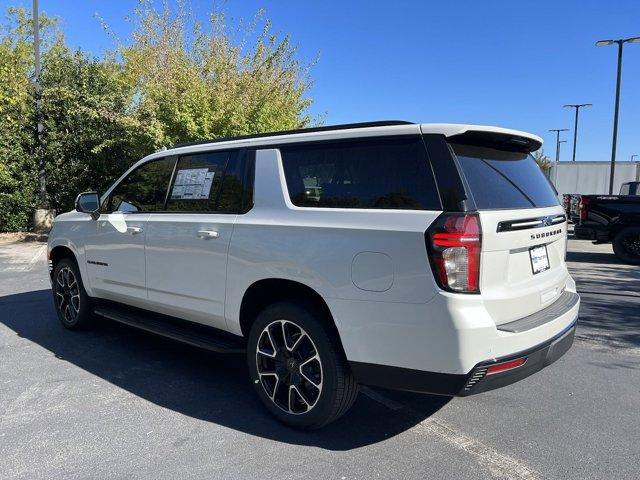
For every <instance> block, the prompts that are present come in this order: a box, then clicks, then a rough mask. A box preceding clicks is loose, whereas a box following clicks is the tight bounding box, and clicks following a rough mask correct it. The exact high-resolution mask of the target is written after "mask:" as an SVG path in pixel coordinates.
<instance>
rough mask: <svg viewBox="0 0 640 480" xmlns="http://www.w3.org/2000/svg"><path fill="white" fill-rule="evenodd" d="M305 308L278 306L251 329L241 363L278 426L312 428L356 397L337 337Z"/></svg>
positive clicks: (269, 309) (340, 412)
mask: <svg viewBox="0 0 640 480" xmlns="http://www.w3.org/2000/svg"><path fill="white" fill-rule="evenodd" d="M322 315H323V314H322V312H320V311H318V309H317V308H314V306H313V305H311V304H306V303H299V302H279V303H275V304H273V305H270V306H269V307H267V308H266V309H265V310H263V311H262V312H261V313H260V314H259V315H258V318H257V319H256V321H255V322H254V323H253V325H252V327H251V331H250V333H249V340H248V346H247V363H248V365H249V373H250V375H251V380H252V382H253V384H254V388H255V389H256V392H257V393H258V396H259V397H260V399H261V400H262V402H263V403H264V404H265V406H266V407H267V409H268V410H269V411H270V412H271V413H272V414H273V415H274V416H275V417H276V418H277V419H278V420H280V421H281V422H283V423H285V424H287V425H289V426H292V427H296V428H302V429H309V430H311V429H316V428H320V427H323V426H325V425H327V424H328V423H330V422H333V421H334V420H336V419H337V418H339V417H340V416H342V415H343V414H344V413H345V412H346V411H347V410H348V409H349V408H350V407H351V405H353V402H354V401H355V399H356V397H357V394H358V385H357V384H356V382H355V380H354V378H353V375H352V373H351V369H350V368H349V364H348V362H347V360H346V358H345V357H344V353H343V352H342V350H341V348H340V346H339V343H338V342H339V341H340V340H339V338H336V334H335V333H333V332H332V331H331V329H329V328H328V327H327V326H326V323H325V322H324V321H323V318H322Z"/></svg>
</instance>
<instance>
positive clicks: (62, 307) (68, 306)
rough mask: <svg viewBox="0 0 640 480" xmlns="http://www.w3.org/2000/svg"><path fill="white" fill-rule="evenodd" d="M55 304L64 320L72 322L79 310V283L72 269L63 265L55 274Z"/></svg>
mask: <svg viewBox="0 0 640 480" xmlns="http://www.w3.org/2000/svg"><path fill="white" fill-rule="evenodd" d="M55 289H56V290H55V292H56V305H57V307H58V310H59V311H60V313H61V314H62V316H63V318H64V320H65V322H67V323H73V322H74V321H75V320H76V318H77V317H78V313H79V312H80V285H79V284H78V280H77V279H76V276H75V274H74V273H73V270H71V268H69V267H63V268H61V269H60V271H59V272H58V275H57V276H56V283H55Z"/></svg>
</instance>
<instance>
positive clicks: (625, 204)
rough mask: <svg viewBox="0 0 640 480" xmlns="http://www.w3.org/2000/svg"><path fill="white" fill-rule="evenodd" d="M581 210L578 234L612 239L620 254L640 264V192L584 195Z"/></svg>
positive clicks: (595, 241)
mask: <svg viewBox="0 0 640 480" xmlns="http://www.w3.org/2000/svg"><path fill="white" fill-rule="evenodd" d="M632 183H636V182H632ZM634 188H637V187H634ZM623 189H624V186H623ZM634 191H635V190H634ZM625 193H626V192H625ZM579 213H580V219H579V223H577V224H576V226H575V230H574V235H575V237H576V238H584V239H589V240H594V243H609V242H611V243H612V244H613V253H615V255H616V257H618V258H619V259H620V260H622V261H623V262H625V263H632V264H640V195H580V202H579Z"/></svg>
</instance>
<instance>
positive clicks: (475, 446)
mask: <svg viewBox="0 0 640 480" xmlns="http://www.w3.org/2000/svg"><path fill="white" fill-rule="evenodd" d="M360 391H361V392H362V393H363V394H364V395H366V396H367V397H369V398H370V399H372V400H374V401H376V402H378V403H380V404H381V405H384V406H385V407H387V408H389V409H391V410H396V411H397V410H401V409H403V408H406V409H407V411H408V412H411V411H412V410H411V409H410V408H408V407H406V406H405V405H403V404H401V403H399V402H396V401H395V400H392V399H390V398H388V397H386V396H385V395H383V394H382V393H379V392H377V391H375V390H373V389H371V388H369V387H361V389H360ZM413 430H414V431H415V432H418V433H420V434H423V435H424V434H426V435H428V436H431V437H436V438H438V439H439V440H441V441H444V442H445V443H446V444H447V445H449V446H452V447H455V448H457V449H459V450H462V451H463V452H465V453H467V454H470V455H472V456H473V457H474V458H475V459H476V460H477V461H478V463H479V464H480V465H482V466H483V467H484V468H486V469H487V470H489V472H491V475H492V476H494V477H496V478H501V479H506V480H540V479H544V478H545V477H544V476H543V475H542V474H540V473H539V472H537V471H535V470H533V469H531V468H530V467H528V466H527V465H526V464H525V463H523V462H522V461H520V460H517V459H515V458H513V457H510V456H508V455H505V454H503V453H500V452H498V451H497V450H496V449H495V448H493V447H490V446H489V445H486V444H484V443H482V442H480V441H479V440H476V439H474V438H472V437H470V436H468V435H466V434H464V433H462V432H460V431H459V430H457V429H456V428H454V427H452V426H451V425H449V424H447V423H446V422H444V421H443V420H440V419H435V418H433V417H430V418H427V419H426V420H423V421H422V422H420V423H418V424H417V425H416V426H415V427H414V428H413Z"/></svg>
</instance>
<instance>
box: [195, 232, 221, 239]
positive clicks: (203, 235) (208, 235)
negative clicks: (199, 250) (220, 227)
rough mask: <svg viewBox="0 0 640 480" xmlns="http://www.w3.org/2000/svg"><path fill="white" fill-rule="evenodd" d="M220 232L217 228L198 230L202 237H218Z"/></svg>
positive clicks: (199, 235)
mask: <svg viewBox="0 0 640 480" xmlns="http://www.w3.org/2000/svg"><path fill="white" fill-rule="evenodd" d="M219 236H220V234H219V233H218V232H216V231H215V230H198V237H200V238H204V239H207V238H218V237H219Z"/></svg>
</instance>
